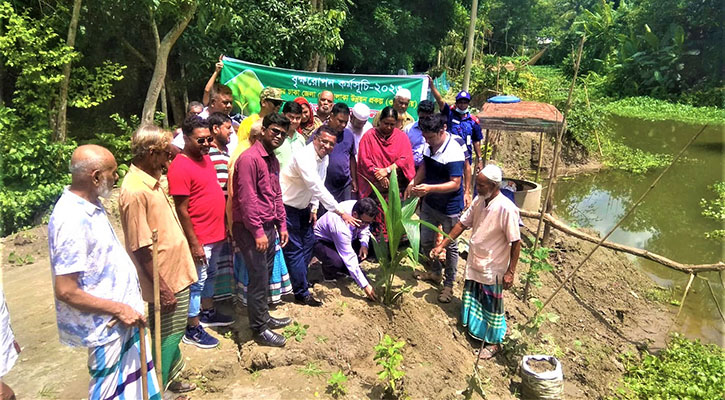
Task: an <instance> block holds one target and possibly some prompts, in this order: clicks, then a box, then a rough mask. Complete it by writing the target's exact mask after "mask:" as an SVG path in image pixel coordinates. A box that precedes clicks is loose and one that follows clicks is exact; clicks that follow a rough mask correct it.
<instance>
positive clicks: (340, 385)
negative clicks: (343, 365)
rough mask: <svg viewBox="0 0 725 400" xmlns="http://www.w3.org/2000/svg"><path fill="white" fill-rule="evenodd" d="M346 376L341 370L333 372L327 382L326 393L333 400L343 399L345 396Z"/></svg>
mask: <svg viewBox="0 0 725 400" xmlns="http://www.w3.org/2000/svg"><path fill="white" fill-rule="evenodd" d="M346 383H347V376H345V373H344V372H342V370H339V371H337V372H334V373H333V374H332V376H330V379H328V380H327V393H328V394H329V395H330V396H332V397H333V398H336V399H337V398H339V397H344V396H345V395H346V394H347V386H345V384H346Z"/></svg>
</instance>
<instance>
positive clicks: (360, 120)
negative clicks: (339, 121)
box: [347, 103, 373, 160]
mask: <svg viewBox="0 0 725 400" xmlns="http://www.w3.org/2000/svg"><path fill="white" fill-rule="evenodd" d="M369 119H370V107H368V106H366V105H365V104H363V103H357V104H355V105H354V106H353V107H352V113H350V120H349V121H348V122H347V129H349V130H350V131H351V132H352V135H353V136H354V137H355V159H356V160H357V151H358V149H359V148H360V139H362V137H363V135H364V134H365V132H367V131H369V130H370V129H373V124H371V123H370V121H368V120H369Z"/></svg>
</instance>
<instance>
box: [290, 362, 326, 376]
mask: <svg viewBox="0 0 725 400" xmlns="http://www.w3.org/2000/svg"><path fill="white" fill-rule="evenodd" d="M297 372H299V373H301V374H302V375H305V376H309V377H319V376H321V375H324V374H326V373H327V371H325V370H323V369H322V368H320V366H319V365H318V364H317V363H316V362H311V363H307V365H305V366H304V367H301V368H297Z"/></svg>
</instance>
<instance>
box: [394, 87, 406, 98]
mask: <svg viewBox="0 0 725 400" xmlns="http://www.w3.org/2000/svg"><path fill="white" fill-rule="evenodd" d="M395 97H400V98H401V99H405V100H410V90H408V89H406V88H400V89H398V92H397V93H395Z"/></svg>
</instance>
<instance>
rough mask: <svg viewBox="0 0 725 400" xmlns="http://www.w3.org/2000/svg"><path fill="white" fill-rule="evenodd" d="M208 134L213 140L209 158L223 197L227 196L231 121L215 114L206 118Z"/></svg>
mask: <svg viewBox="0 0 725 400" xmlns="http://www.w3.org/2000/svg"><path fill="white" fill-rule="evenodd" d="M207 122H208V123H209V133H211V136H212V137H213V138H214V142H213V144H212V147H210V148H209V157H210V158H211V162H212V164H214V169H215V170H216V177H217V179H218V180H219V185H221V187H222V191H223V192H224V197H226V196H227V178H228V177H229V151H228V150H227V145H228V144H229V135H231V133H232V119H231V118H229V116H228V115H226V114H223V113H220V112H215V113H214V114H212V115H210V116H209V118H207Z"/></svg>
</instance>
